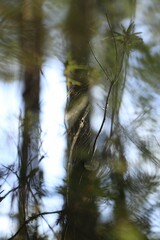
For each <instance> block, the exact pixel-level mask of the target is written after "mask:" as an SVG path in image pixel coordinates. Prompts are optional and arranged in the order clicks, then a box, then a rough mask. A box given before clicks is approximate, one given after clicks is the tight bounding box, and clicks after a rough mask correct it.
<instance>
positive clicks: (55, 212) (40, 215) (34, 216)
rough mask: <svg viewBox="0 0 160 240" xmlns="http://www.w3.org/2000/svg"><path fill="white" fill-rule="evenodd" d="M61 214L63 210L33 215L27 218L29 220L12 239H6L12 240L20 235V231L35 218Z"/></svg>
mask: <svg viewBox="0 0 160 240" xmlns="http://www.w3.org/2000/svg"><path fill="white" fill-rule="evenodd" d="M61 212H63V210H59V211H52V212H41V213H38V214H35V215H33V216H31V217H29V218H28V219H27V220H26V221H25V222H24V223H23V224H22V225H21V226H20V228H19V229H18V230H17V232H16V233H15V234H14V235H13V236H12V237H10V238H8V240H12V239H14V238H15V237H16V236H17V235H18V234H19V233H20V231H21V230H22V229H23V228H24V226H25V225H26V224H28V223H30V222H31V221H33V220H35V219H37V218H39V217H42V216H44V215H49V214H58V213H61Z"/></svg>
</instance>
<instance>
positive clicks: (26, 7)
mask: <svg viewBox="0 0 160 240" xmlns="http://www.w3.org/2000/svg"><path fill="white" fill-rule="evenodd" d="M42 3H43V1H42V0H34V1H32V0H24V1H23V4H22V22H21V46H22V55H21V57H22V59H21V64H22V71H23V81H24V92H23V99H24V121H23V126H22V147H21V156H20V176H19V185H20V189H19V225H20V226H21V225H22V224H23V223H24V221H25V220H26V218H27V217H28V216H29V215H31V214H34V213H36V212H37V209H38V204H39V201H38V186H39V181H40V179H39V178H38V157H39V139H40V127H39V109H40V105H39V95H40V72H41V63H42V48H43V40H42V37H43V26H42ZM33 228H34V227H33ZM36 231H37V229H31V228H29V227H28V226H25V227H24V228H23V229H22V231H21V232H20V236H21V238H22V239H30V238H29V237H32V238H33V236H34V239H37V232H36ZM31 232H32V233H31Z"/></svg>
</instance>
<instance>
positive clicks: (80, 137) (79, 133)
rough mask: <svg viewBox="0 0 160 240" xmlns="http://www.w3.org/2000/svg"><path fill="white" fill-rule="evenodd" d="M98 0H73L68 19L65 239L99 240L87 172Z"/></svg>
mask: <svg viewBox="0 0 160 240" xmlns="http://www.w3.org/2000/svg"><path fill="white" fill-rule="evenodd" d="M95 7H96V1H95V0H81V1H79V0H76V1H75V0H72V1H71V3H70V9H69V12H68V17H67V22H66V34H67V39H68V42H69V43H68V45H69V48H68V59H67V62H66V69H65V75H66V84H67V92H68V101H67V110H66V115H67V125H68V130H67V132H68V135H67V142H68V150H67V158H68V160H67V183H66V184H67V186H66V188H67V190H66V195H65V196H64V201H65V203H64V209H65V216H63V217H61V219H60V220H61V225H62V239H65V240H72V239H76V240H85V239H86V240H89V239H90V240H91V239H92V240H94V239H96V240H97V239H98V236H97V232H96V225H97V219H98V208H97V204H96V192H95V191H96V187H97V185H98V182H97V179H96V172H95V171H87V170H86V169H85V167H84V166H85V164H86V163H87V162H89V161H90V160H91V153H90V150H91V144H92V142H91V127H90V110H91V106H90V104H91V102H90V83H89V77H88V70H89V68H88V61H89V52H90V50H89V41H90V40H91V37H92V27H93V22H94V21H93V20H94V11H95Z"/></svg>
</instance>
